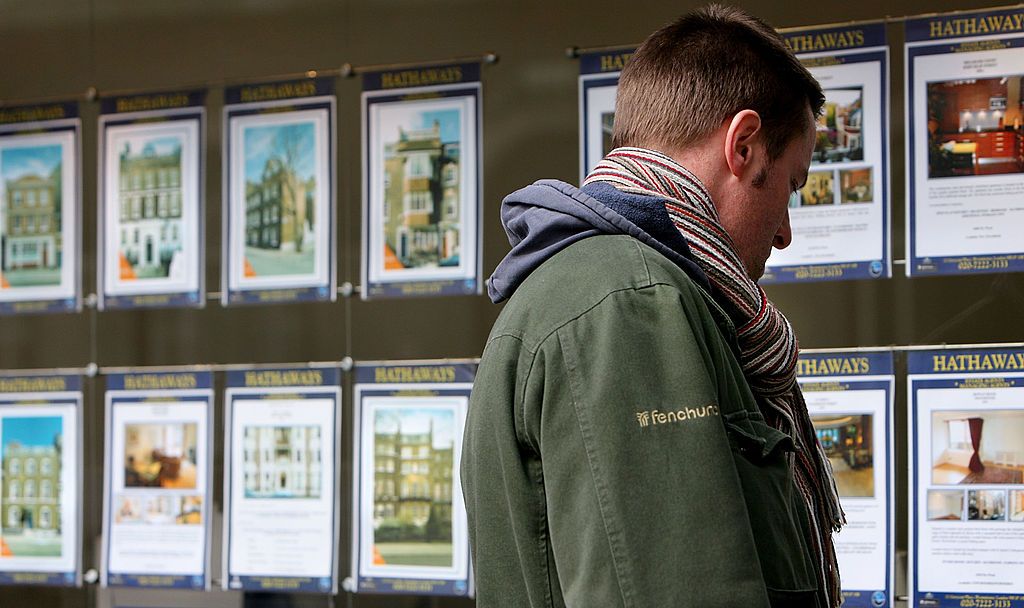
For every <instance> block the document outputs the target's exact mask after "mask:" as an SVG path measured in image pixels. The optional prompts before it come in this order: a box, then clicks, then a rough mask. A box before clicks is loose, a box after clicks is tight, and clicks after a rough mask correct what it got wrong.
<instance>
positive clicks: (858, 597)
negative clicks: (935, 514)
mask: <svg viewBox="0 0 1024 608" xmlns="http://www.w3.org/2000/svg"><path fill="white" fill-rule="evenodd" d="M797 372H798V374H799V376H798V381H799V382H800V387H801V388H802V389H803V393H804V399H805V400H806V401H807V410H808V412H810V415H811V421H812V422H813V424H814V429H815V432H816V433H817V435H818V440H819V441H820V442H821V446H822V448H824V450H825V454H826V455H827V456H828V459H829V462H830V463H831V464H832V471H833V473H834V474H835V480H836V487H837V489H838V490H839V497H840V501H841V503H842V505H843V510H844V511H845V512H846V521H847V523H846V526H844V527H843V529H842V530H841V531H840V532H839V533H837V534H836V535H835V537H834V539H833V540H834V542H835V547H836V554H837V556H838V559H839V573H840V574H841V575H842V580H843V597H844V598H845V601H844V602H843V606H845V607H846V608H878V607H883V606H884V607H890V606H893V605H895V604H894V602H895V598H894V595H893V593H894V587H893V568H894V565H893V558H894V556H895V546H894V544H893V527H894V525H895V524H894V521H895V512H894V508H895V491H894V487H893V479H894V475H893V385H894V382H895V377H894V375H893V357H892V352H891V351H874V352H871V351H860V352H838V351H833V352H828V351H822V352H814V353H801V355H800V359H799V361H798V362H797Z"/></svg>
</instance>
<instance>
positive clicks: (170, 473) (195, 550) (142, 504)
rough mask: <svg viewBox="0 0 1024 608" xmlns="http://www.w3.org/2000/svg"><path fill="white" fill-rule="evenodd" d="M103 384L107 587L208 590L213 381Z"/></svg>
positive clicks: (180, 378) (111, 379) (147, 377)
mask: <svg viewBox="0 0 1024 608" xmlns="http://www.w3.org/2000/svg"><path fill="white" fill-rule="evenodd" d="M106 380H107V392H106V442H105V444H104V445H105V451H104V454H105V456H104V467H103V471H104V478H103V485H104V492H103V565H102V583H103V585H104V586H119V587H144V588H170V589H209V587H210V530H211V527H210V512H211V511H210V500H211V498H212V495H211V487H212V474H213V460H212V454H211V451H212V446H213V438H212V425H213V375H212V374H211V373H210V372H175V373H127V374H111V375H109V376H107V378H106Z"/></svg>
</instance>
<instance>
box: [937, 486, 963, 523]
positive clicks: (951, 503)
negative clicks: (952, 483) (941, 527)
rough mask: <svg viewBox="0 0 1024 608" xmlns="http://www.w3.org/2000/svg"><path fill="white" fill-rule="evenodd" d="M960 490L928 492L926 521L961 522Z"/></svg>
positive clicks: (961, 497)
mask: <svg viewBox="0 0 1024 608" xmlns="http://www.w3.org/2000/svg"><path fill="white" fill-rule="evenodd" d="M963 518H964V493H963V491H962V490H928V521H962V520H963Z"/></svg>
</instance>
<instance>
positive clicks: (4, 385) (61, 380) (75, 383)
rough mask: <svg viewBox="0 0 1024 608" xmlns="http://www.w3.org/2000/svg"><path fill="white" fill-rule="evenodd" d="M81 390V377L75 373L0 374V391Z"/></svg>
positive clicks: (61, 391)
mask: <svg viewBox="0 0 1024 608" xmlns="http://www.w3.org/2000/svg"><path fill="white" fill-rule="evenodd" d="M81 390H82V377H81V376H79V375H77V374H75V375H64V374H60V375H56V374H53V375H50V374H29V375H24V376H0V393H64V392H79V391H81Z"/></svg>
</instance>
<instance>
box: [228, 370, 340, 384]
mask: <svg viewBox="0 0 1024 608" xmlns="http://www.w3.org/2000/svg"><path fill="white" fill-rule="evenodd" d="M340 384H341V370H339V369H338V368H336V367H316V368H310V367H289V368H284V367H282V368H278V369H251V370H236V371H229V372H228V373H227V386H228V388H276V387H281V386H287V387H302V386H339V385H340Z"/></svg>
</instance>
